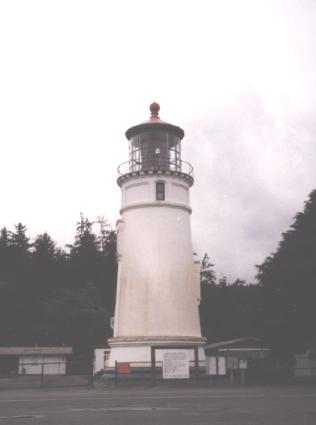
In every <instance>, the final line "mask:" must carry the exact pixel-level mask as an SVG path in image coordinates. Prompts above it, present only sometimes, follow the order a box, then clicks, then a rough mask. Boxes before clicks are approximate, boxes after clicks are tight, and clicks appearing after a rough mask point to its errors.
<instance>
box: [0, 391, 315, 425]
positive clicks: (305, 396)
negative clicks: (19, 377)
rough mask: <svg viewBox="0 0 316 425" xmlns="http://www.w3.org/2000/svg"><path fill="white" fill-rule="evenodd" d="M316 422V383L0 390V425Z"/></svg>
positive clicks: (287, 424) (273, 424)
mask: <svg viewBox="0 0 316 425" xmlns="http://www.w3.org/2000/svg"><path fill="white" fill-rule="evenodd" d="M6 424H8V425H16V424H20V425H33V424H34V425H35V424H36V425H101V424H102V425H147V424H148V425H156V424H157V425H165V424H166V425H167V424H168V425H169V424H172V425H178V424H179V425H180V424H181V425H195V424H198V425H224V424H225V425H248V424H249V425H315V424H316V387H308V386H283V387H253V388H251V387H244V388H242V387H225V388H178V387H177V388H167V387H154V388H152V387H148V388H143V389H140V388H98V389H88V388H87V389H83V388H81V389H80V388H75V389H71V388H68V389H59V390H58V389H42V390H41V389H37V390H8V391H3V390H2V391H0V425H6Z"/></svg>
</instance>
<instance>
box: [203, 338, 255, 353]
mask: <svg viewBox="0 0 316 425" xmlns="http://www.w3.org/2000/svg"><path fill="white" fill-rule="evenodd" d="M221 348H227V349H228V348H232V349H236V348H245V349H250V348H251V349H258V350H260V349H261V350H262V349H263V347H262V344H261V340H260V339H258V338H253V337H248V338H238V339H230V340H228V341H218V342H213V343H211V344H207V345H206V346H205V350H209V351H210V350H217V349H221Z"/></svg>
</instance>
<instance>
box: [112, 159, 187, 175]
mask: <svg viewBox="0 0 316 425" xmlns="http://www.w3.org/2000/svg"><path fill="white" fill-rule="evenodd" d="M158 171H161V172H168V171H171V172H178V173H181V174H186V175H188V176H190V177H193V166H192V165H191V164H190V163H189V162H186V161H183V160H179V161H177V162H173V161H157V162H156V163H154V164H150V163H145V162H142V161H126V162H123V163H122V164H120V165H119V166H118V167H117V173H118V175H119V177H121V176H124V175H126V174H131V173H139V172H145V173H148V172H154V173H155V172H158Z"/></svg>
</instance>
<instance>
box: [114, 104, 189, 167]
mask: <svg viewBox="0 0 316 425" xmlns="http://www.w3.org/2000/svg"><path fill="white" fill-rule="evenodd" d="M159 110H160V106H159V104H158V103H156V102H154V103H152V104H151V105H150V112H151V116H150V119H149V120H148V121H145V122H143V123H141V124H139V125H136V126H134V127H131V128H129V129H128V130H127V131H126V133H125V135H126V137H127V139H128V140H129V161H128V164H124V165H125V167H124V170H119V171H121V173H120V174H124V172H127V173H133V172H157V171H162V172H165V171H178V172H181V171H182V166H183V164H182V163H183V161H181V140H182V138H183V136H184V131H183V130H182V129H181V128H180V127H177V126H175V125H172V124H169V123H167V122H165V121H162V120H161V119H160V117H159ZM122 165H123V164H122ZM122 171H123V172H122Z"/></svg>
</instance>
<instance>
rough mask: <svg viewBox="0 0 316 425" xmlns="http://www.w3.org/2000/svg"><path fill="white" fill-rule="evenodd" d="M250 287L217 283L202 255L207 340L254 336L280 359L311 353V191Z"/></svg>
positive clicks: (315, 194) (314, 278) (314, 258)
mask: <svg viewBox="0 0 316 425" xmlns="http://www.w3.org/2000/svg"><path fill="white" fill-rule="evenodd" d="M256 267H257V276H256V283H255V284H247V283H246V282H243V281H241V280H239V279H237V280H236V281H235V282H232V283H229V282H227V279H226V278H225V277H222V278H220V279H218V280H217V279H216V275H215V272H214V268H213V264H212V263H211V261H210V258H209V256H208V255H207V254H205V256H204V258H203V261H202V264H201V290H202V297H201V298H202V300H201V305H200V314H201V322H202V328H203V333H204V335H205V336H206V337H207V338H208V339H211V340H221V339H231V338H238V337H247V336H254V337H258V338H260V339H261V340H262V341H263V343H264V344H266V345H267V346H268V347H271V348H272V349H273V350H274V352H275V353H277V354H280V355H281V356H286V355H291V354H294V353H295V352H303V351H305V350H306V349H309V348H311V349H314V350H315V349H316V333H315V325H316V306H315V300H316V190H313V191H312V192H311V193H310V195H309V197H308V199H307V201H306V202H305V206H304V210H303V211H302V212H299V213H297V214H296V215H295V217H294V220H293V223H292V224H291V226H290V228H289V229H288V230H287V231H286V232H284V233H282V235H281V240H280V242H279V245H278V247H277V249H276V251H275V252H274V253H272V254H270V255H269V256H268V257H267V258H266V259H265V260H264V261H263V263H262V264H260V265H257V266H256Z"/></svg>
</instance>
